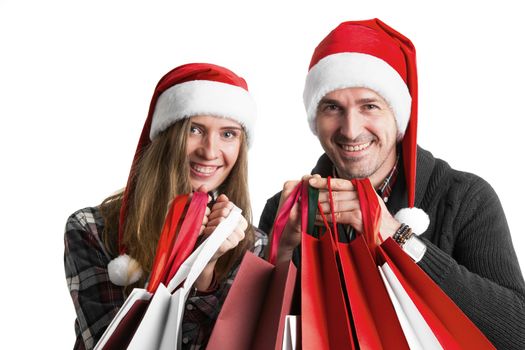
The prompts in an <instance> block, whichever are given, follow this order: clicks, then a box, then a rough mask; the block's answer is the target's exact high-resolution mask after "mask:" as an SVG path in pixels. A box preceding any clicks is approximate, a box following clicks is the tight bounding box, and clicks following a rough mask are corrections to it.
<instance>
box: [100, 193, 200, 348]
mask: <svg viewBox="0 0 525 350" xmlns="http://www.w3.org/2000/svg"><path fill="white" fill-rule="evenodd" d="M202 195H203V194H199V193H195V194H193V196H192V198H191V200H190V197H189V196H188V195H187V194H183V195H179V196H177V197H176V198H175V199H174V200H173V201H172V203H171V205H170V208H169V210H168V214H167V215H166V219H165V222H164V225H163V228H162V231H161V234H160V237H159V243H158V245H157V251H156V254H155V259H154V263H153V268H152V272H151V274H150V282H149V283H148V286H147V289H142V288H135V289H133V291H132V292H131V293H130V295H129V296H128V297H127V298H126V300H125V301H124V304H123V305H122V306H121V307H120V309H119V311H118V312H117V314H116V315H115V317H114V318H113V320H112V321H111V323H110V324H109V326H108V328H106V331H105V332H104V334H103V335H102V337H101V338H100V339H99V341H98V342H97V344H96V345H95V350H100V349H104V350H112V349H125V348H126V347H127V346H128V345H129V342H130V341H131V339H132V337H133V335H134V334H135V331H136V330H137V328H138V327H139V324H140V322H141V321H142V318H143V317H144V314H145V313H146V310H147V308H148V306H149V304H150V301H151V298H152V296H153V293H154V292H155V290H156V288H157V287H158V286H159V284H160V282H161V277H162V274H163V273H164V271H165V268H166V263H167V257H168V255H169V253H170V249H171V248H172V247H173V243H174V241H175V240H176V238H177V230H176V229H177V227H178V225H179V223H180V221H181V219H182V217H183V216H184V215H183V214H184V211H185V208H186V207H187V206H188V209H189V206H191V203H192V202H193V199H198V198H199V197H202ZM199 202H200V201H199ZM193 203H194V204H193V205H194V206H195V204H196V201H195V202H193ZM194 206H193V207H192V209H193V210H194V208H195V207H194ZM191 219H192V218H190V217H188V218H185V220H191ZM201 222H202V221H201Z"/></svg>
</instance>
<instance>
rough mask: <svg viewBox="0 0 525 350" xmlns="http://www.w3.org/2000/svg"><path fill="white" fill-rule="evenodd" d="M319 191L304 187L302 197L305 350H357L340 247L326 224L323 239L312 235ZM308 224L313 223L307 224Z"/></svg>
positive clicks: (303, 327)
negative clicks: (346, 295) (340, 258)
mask: <svg viewBox="0 0 525 350" xmlns="http://www.w3.org/2000/svg"><path fill="white" fill-rule="evenodd" d="M317 196H318V191H314V190H313V189H312V188H309V186H308V185H307V184H306V183H305V184H304V185H303V188H302V197H301V220H302V227H303V228H304V227H306V228H308V230H310V232H306V231H307V230H306V229H303V233H302V236H301V337H302V342H301V343H302V348H303V349H305V350H306V349H315V350H319V349H355V348H356V346H355V342H354V338H353V333H352V324H351V319H350V318H349V312H348V305H347V301H346V297H345V289H344V285H343V284H342V281H341V279H340V269H339V262H338V258H337V256H336V251H337V247H336V245H335V242H334V237H333V232H332V230H331V229H330V227H329V226H328V225H327V224H326V221H325V229H326V231H325V232H321V234H320V237H319V238H317V237H314V236H313V235H311V234H309V233H312V232H311V229H312V227H313V220H314V219H315V212H316V209H317V203H318V200H317ZM308 220H309V221H310V222H308Z"/></svg>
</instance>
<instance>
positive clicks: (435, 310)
mask: <svg viewBox="0 0 525 350" xmlns="http://www.w3.org/2000/svg"><path fill="white" fill-rule="evenodd" d="M380 254H381V257H382V258H383V259H384V261H385V263H386V264H388V265H389V267H390V268H391V269H392V271H393V272H394V274H395V277H396V278H397V280H398V281H399V282H400V284H401V286H402V287H403V289H404V290H405V291H406V293H407V294H408V296H409V297H410V298H411V300H412V301H413V303H414V304H415V306H416V307H417V310H418V311H419V312H420V313H421V315H422V316H423V318H424V319H425V321H426V322H427V323H428V325H429V327H430V329H431V330H432V332H433V333H434V335H435V336H436V338H437V340H438V341H439V343H440V344H441V346H442V347H443V348H444V349H480V350H481V349H495V347H494V346H493V345H492V344H491V343H490V341H489V340H488V339H487V338H486V337H485V335H484V334H483V333H482V332H481V331H480V330H479V329H478V328H477V327H476V326H475V325H474V323H472V321H471V320H470V319H469V318H468V317H467V316H466V315H465V314H464V313H463V311H461V309H460V308H459V307H458V306H457V305H456V304H455V303H454V302H453V301H452V300H451V299H450V298H449V297H448V296H447V295H446V294H445V292H443V291H442V290H441V288H440V287H439V286H438V285H436V284H435V283H434V281H433V280H432V279H431V278H430V277H429V276H428V275H427V274H426V273H425V272H424V271H423V270H422V269H421V268H420V267H419V266H418V265H417V264H416V263H414V261H413V260H412V259H411V258H410V257H409V256H408V255H406V254H405V252H403V250H402V249H401V248H400V247H399V245H398V244H397V243H396V242H395V241H394V240H393V239H391V238H389V239H387V240H386V241H385V242H383V244H381V246H380Z"/></svg>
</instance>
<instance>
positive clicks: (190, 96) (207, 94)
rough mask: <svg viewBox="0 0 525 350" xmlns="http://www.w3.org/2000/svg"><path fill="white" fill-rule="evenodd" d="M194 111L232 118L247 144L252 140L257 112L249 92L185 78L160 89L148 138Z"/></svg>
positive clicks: (213, 82) (193, 113) (195, 112)
mask: <svg viewBox="0 0 525 350" xmlns="http://www.w3.org/2000/svg"><path fill="white" fill-rule="evenodd" d="M195 115H212V116H215V117H223V118H229V119H232V120H235V121H236V122H238V123H239V124H241V126H242V127H243V128H244V130H245V131H246V135H247V142H248V145H251V144H252V142H253V137H254V129H255V120H256V117H257V112H256V106H255V101H254V100H253V98H252V97H251V95H250V93H249V92H248V91H246V90H244V89H243V88H241V87H238V86H234V85H230V84H226V83H221V82H216V81H210V80H193V81H188V82H184V83H181V84H177V85H174V86H172V87H170V88H169V89H167V90H166V91H164V92H163V93H162V94H161V95H160V96H159V98H158V100H157V104H156V106H155V111H154V113H153V120H152V123H151V131H150V139H151V140H153V139H154V138H155V136H157V135H158V134H159V133H160V132H161V131H163V130H165V129H167V128H168V127H170V126H171V125H172V124H174V123H175V122H176V121H178V120H181V119H184V118H189V117H192V116H195Z"/></svg>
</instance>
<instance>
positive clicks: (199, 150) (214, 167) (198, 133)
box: [186, 115, 243, 191]
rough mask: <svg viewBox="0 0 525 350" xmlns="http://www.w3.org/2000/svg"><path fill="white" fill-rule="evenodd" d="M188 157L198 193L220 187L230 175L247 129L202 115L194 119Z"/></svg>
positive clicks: (191, 175)
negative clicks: (199, 190)
mask: <svg viewBox="0 0 525 350" xmlns="http://www.w3.org/2000/svg"><path fill="white" fill-rule="evenodd" d="M190 120H191V126H190V134H189V135H188V144H187V147H186V149H187V155H188V160H189V166H190V181H191V186H192V187H193V189H194V190H197V189H198V188H199V187H201V186H202V185H204V186H205V187H206V190H207V191H213V190H215V189H216V188H217V187H219V186H220V185H221V184H222V183H223V182H224V180H225V179H226V178H227V177H228V175H229V174H230V172H231V170H232V168H233V166H234V165H235V162H236V161H237V158H238V157H239V150H240V147H241V135H242V133H243V129H242V127H241V125H240V124H239V123H237V122H236V121H233V120H231V119H227V118H219V117H212V116H208V115H198V116H194V117H191V119H190Z"/></svg>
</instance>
